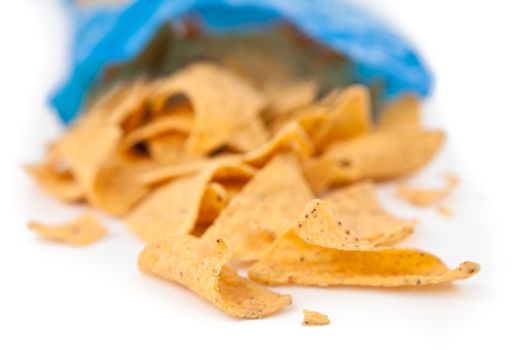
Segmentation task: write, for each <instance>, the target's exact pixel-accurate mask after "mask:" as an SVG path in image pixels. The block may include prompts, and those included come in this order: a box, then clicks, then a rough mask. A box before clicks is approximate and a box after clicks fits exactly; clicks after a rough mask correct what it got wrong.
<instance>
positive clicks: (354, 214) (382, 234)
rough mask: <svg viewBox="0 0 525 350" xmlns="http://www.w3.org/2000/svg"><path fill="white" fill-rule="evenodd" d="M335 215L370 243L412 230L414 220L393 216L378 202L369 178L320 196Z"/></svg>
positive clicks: (399, 236) (397, 237)
mask: <svg viewBox="0 0 525 350" xmlns="http://www.w3.org/2000/svg"><path fill="white" fill-rule="evenodd" d="M323 200H324V201H325V202H326V204H327V205H328V206H329V207H330V209H331V210H332V212H333V214H334V216H335V218H337V220H338V221H340V222H341V224H342V227H344V228H345V230H349V233H350V235H351V236H353V237H358V238H360V239H364V240H367V241H369V242H371V243H373V244H381V245H387V244H393V243H396V242H399V241H400V240H402V239H403V238H405V237H406V236H408V235H409V234H411V233H412V231H413V230H414V225H415V224H416V221H415V220H403V219H398V218H395V217H394V216H392V215H390V214H389V213H387V212H386V211H385V210H384V209H383V207H382V206H381V204H380V203H379V202H378V200H377V198H376V194H375V188H374V184H373V183H372V182H360V183H357V184H353V185H349V186H347V187H345V188H342V189H338V190H335V191H333V192H331V193H329V194H328V195H326V196H324V197H323Z"/></svg>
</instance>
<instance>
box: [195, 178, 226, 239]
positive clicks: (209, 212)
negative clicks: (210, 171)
mask: <svg viewBox="0 0 525 350" xmlns="http://www.w3.org/2000/svg"><path fill="white" fill-rule="evenodd" d="M228 200H229V194H228V191H227V190H226V188H225V187H224V186H222V185H221V184H220V183H218V182H212V183H210V184H209V185H208V186H207V187H206V190H205V191H204V195H203V196H202V201H201V207H200V211H199V216H198V217H199V222H200V223H211V222H213V220H215V218H216V217H217V216H218V215H219V213H220V212H221V210H222V209H223V208H224V207H225V206H226V204H228ZM203 233H204V232H203Z"/></svg>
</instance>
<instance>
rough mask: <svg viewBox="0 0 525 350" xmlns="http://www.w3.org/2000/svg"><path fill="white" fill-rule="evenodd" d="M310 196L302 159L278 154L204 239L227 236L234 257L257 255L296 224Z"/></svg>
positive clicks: (229, 205)
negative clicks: (303, 174)
mask: <svg viewBox="0 0 525 350" xmlns="http://www.w3.org/2000/svg"><path fill="white" fill-rule="evenodd" d="M310 199H312V193H311V191H310V188H309V187H308V184H307V183H306V181H305V180H304V178H303V176H302V173H301V169H300V166H299V163H298V161H297V160H296V159H295V157H294V156H292V155H289V154H283V155H278V156H276V157H275V158H273V159H272V160H271V161H270V162H269V163H268V164H267V165H266V166H265V167H264V168H263V169H262V170H261V171H260V172H259V173H257V175H256V176H255V177H254V178H253V179H252V180H251V181H250V182H249V183H248V184H247V185H246V186H245V187H244V188H243V189H242V191H241V192H240V193H239V194H237V195H236V196H234V197H233V198H232V199H231V200H230V202H229V204H228V206H227V207H226V208H224V209H223V210H222V211H221V213H220V215H219V217H218V218H217V219H216V220H215V222H214V223H213V225H212V226H211V227H210V228H209V229H208V231H207V232H206V233H205V234H204V236H203V239H208V240H215V239H218V238H221V239H224V240H225V241H226V242H227V243H228V244H229V245H230V246H231V249H232V254H233V257H234V258H237V259H243V260H254V259H257V258H259V256H260V255H261V254H262V253H263V252H264V251H265V250H266V249H267V248H268V246H269V245H270V244H271V242H272V241H273V239H274V238H275V237H276V236H278V235H280V234H282V233H283V232H285V231H286V230H288V228H289V227H290V226H291V225H293V223H294V221H295V219H296V218H297V216H298V215H299V214H300V213H301V210H302V209H303V208H304V205H305V204H306V203H307V202H308V201H309V200H310Z"/></svg>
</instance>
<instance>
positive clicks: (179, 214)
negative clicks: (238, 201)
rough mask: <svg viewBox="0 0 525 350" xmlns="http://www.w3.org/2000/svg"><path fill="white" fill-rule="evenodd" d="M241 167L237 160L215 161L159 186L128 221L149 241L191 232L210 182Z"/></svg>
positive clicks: (132, 228)
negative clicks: (195, 171) (188, 174)
mask: <svg viewBox="0 0 525 350" xmlns="http://www.w3.org/2000/svg"><path fill="white" fill-rule="evenodd" d="M237 167H238V163H237V162H228V161H224V162H214V163H211V164H210V165H208V166H206V167H205V168H204V169H202V170H201V171H200V172H198V173H196V174H194V175H191V176H186V177H183V178H179V179H175V180H173V181H172V182H169V183H167V184H166V185H163V186H161V187H159V188H158V189H156V190H155V191H154V192H153V193H151V195H149V196H148V197H147V198H146V199H145V200H143V201H142V202H141V203H140V204H139V205H138V206H137V207H136V208H135V209H134V210H133V211H132V212H131V213H130V214H129V215H128V216H127V217H126V219H125V221H126V224H127V225H128V226H129V227H130V229H131V230H132V231H134V232H135V233H137V234H138V235H139V237H141V238H142V239H143V240H144V241H146V242H149V243H151V242H154V241H157V240H161V239H165V238H169V237H173V236H181V235H186V234H190V233H191V232H192V231H193V229H194V227H195V225H196V223H197V222H198V221H199V220H198V219H199V217H198V216H199V212H200V208H201V205H202V199H203V197H204V195H205V193H206V189H207V186H208V183H209V182H211V181H212V179H214V177H215V175H216V174H220V173H221V172H227V173H228V174H230V176H231V178H232V179H234V178H235V176H234V175H235V174H236V173H235V171H234V170H232V169H231V168H237ZM227 169H230V170H227ZM240 174H242V175H241V177H245V175H246V174H245V173H243V172H240Z"/></svg>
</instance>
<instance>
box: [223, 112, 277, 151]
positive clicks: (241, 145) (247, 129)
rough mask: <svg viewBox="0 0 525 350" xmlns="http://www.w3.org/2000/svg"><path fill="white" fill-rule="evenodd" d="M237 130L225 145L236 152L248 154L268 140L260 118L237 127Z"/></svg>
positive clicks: (267, 134)
mask: <svg viewBox="0 0 525 350" xmlns="http://www.w3.org/2000/svg"><path fill="white" fill-rule="evenodd" d="M237 130H238V131H236V132H235V133H234V134H233V135H232V136H231V138H230V139H229V140H228V142H227V143H226V146H228V147H230V148H231V149H232V150H234V151H236V152H248V151H251V150H254V149H256V148H258V147H260V146H262V145H263V144H264V143H265V142H266V141H267V140H268V138H269V133H268V130H267V129H266V126H264V123H263V121H262V119H261V118H255V119H251V120H248V121H245V122H244V123H242V124H241V122H239V124H238V125H237Z"/></svg>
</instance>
